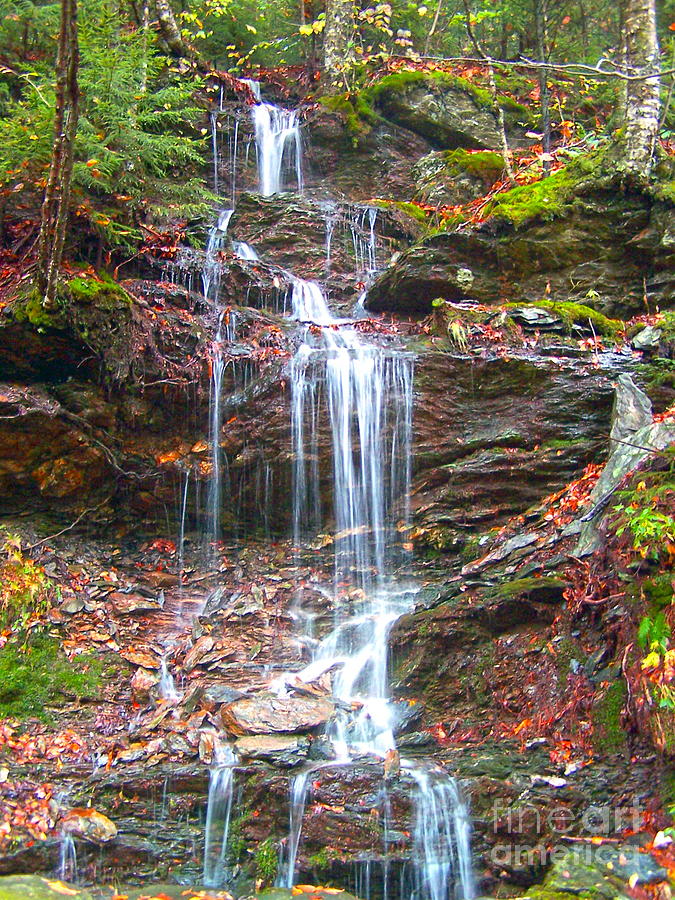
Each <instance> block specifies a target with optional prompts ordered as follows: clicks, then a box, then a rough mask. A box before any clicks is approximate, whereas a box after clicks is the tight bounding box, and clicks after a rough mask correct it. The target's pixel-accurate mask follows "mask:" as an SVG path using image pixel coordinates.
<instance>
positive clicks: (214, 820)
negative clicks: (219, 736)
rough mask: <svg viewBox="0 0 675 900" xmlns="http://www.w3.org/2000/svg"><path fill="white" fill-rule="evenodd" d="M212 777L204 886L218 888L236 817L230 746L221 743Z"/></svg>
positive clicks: (234, 762) (235, 761)
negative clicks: (233, 820)
mask: <svg viewBox="0 0 675 900" xmlns="http://www.w3.org/2000/svg"><path fill="white" fill-rule="evenodd" d="M214 754H215V758H214V761H213V764H212V766H211V774H210V776H209V799H208V805H207V809H206V831H205V841H204V884H205V885H206V886H207V887H218V886H219V885H221V884H222V883H223V881H224V880H225V868H226V862H227V840H228V837H229V833H230V819H231V817H232V795H233V791H234V767H235V765H236V763H237V759H236V757H235V755H234V752H233V750H232V748H231V747H230V745H229V744H227V743H222V742H219V743H217V744H216V746H215V750H214Z"/></svg>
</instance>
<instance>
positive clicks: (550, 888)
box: [525, 844, 668, 900]
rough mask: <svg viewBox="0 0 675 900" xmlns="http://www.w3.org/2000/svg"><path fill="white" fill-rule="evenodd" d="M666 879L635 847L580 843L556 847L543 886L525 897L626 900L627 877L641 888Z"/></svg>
mask: <svg viewBox="0 0 675 900" xmlns="http://www.w3.org/2000/svg"><path fill="white" fill-rule="evenodd" d="M667 877H668V873H667V871H666V870H665V869H664V868H663V867H662V866H660V865H659V864H658V863H657V862H656V860H655V859H654V858H653V857H652V856H651V855H650V854H648V853H640V852H639V848H638V847H635V846H629V845H620V844H619V845H617V844H607V845H601V846H597V847H596V846H593V845H591V844H583V845H580V846H578V847H574V848H570V849H567V848H557V851H556V857H555V862H554V863H553V865H552V867H551V869H550V871H549V873H548V874H547V876H546V878H545V880H544V883H543V884H541V885H535V886H534V887H531V888H530V889H529V890H528V891H527V893H526V894H525V896H526V897H528V898H530V900H570V897H575V898H577V900H628V897H629V896H630V888H629V880H630V879H631V878H633V879H634V881H635V883H636V884H638V885H645V884H656V883H658V882H660V881H665V880H666V879H667Z"/></svg>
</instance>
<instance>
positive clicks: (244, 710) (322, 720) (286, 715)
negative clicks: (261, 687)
mask: <svg viewBox="0 0 675 900" xmlns="http://www.w3.org/2000/svg"><path fill="white" fill-rule="evenodd" d="M334 712H335V707H334V705H333V703H331V701H330V700H324V699H314V698H309V697H288V698H281V697H276V696H275V695H273V694H267V693H263V694H256V695H255V696H254V697H250V698H245V699H243V700H235V702H234V703H229V704H227V705H226V706H223V707H221V711H220V717H221V721H222V723H223V727H224V728H225V730H226V731H228V732H230V733H231V734H240V735H251V734H276V733H282V734H283V733H288V734H296V733H303V732H309V731H314V729H316V728H319V727H321V726H322V725H325V724H326V722H327V721H328V720H329V719H330V718H331V716H332V715H333V713H334Z"/></svg>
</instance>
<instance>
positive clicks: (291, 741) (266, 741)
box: [234, 734, 311, 769]
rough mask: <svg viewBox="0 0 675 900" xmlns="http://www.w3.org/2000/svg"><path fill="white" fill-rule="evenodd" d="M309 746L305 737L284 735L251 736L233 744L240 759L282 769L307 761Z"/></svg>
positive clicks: (239, 739) (308, 741)
mask: <svg viewBox="0 0 675 900" xmlns="http://www.w3.org/2000/svg"><path fill="white" fill-rule="evenodd" d="M310 746H311V742H310V740H309V738H307V737H304V736H300V737H296V736H295V735H285V734H276V735H271V734H260V735H251V736H248V737H241V738H238V739H237V740H236V741H235V743H234V749H235V752H236V754H237V756H238V757H239V758H240V759H242V760H244V761H245V760H250V759H260V760H264V761H265V762H269V763H271V764H272V765H274V766H279V767H281V768H284V769H290V768H293V767H294V766H299V765H301V764H302V763H303V762H304V761H305V760H306V759H307V755H308V753H309V749H310Z"/></svg>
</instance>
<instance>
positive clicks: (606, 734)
mask: <svg viewBox="0 0 675 900" xmlns="http://www.w3.org/2000/svg"><path fill="white" fill-rule="evenodd" d="M626 693H627V692H626V683H625V681H624V680H623V679H621V680H620V681H615V682H614V684H612V685H610V687H609V688H608V689H607V691H606V692H605V694H604V695H603V696H602V697H601V698H600V699H599V700H597V701H596V702H595V704H594V706H593V712H592V720H593V743H594V744H595V746H596V748H597V749H598V750H600V751H602V752H605V753H620V752H622V751H623V750H625V748H626V733H625V732H624V730H623V728H622V727H621V713H622V711H623V707H624V704H625V702H626Z"/></svg>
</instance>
